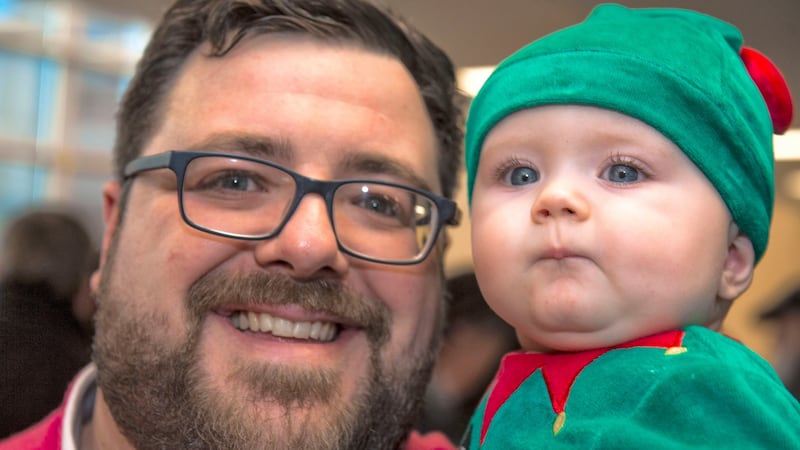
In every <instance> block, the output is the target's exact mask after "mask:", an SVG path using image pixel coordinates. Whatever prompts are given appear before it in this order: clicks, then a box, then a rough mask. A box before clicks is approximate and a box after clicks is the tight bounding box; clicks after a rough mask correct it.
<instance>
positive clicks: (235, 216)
mask: <svg viewBox="0 0 800 450" xmlns="http://www.w3.org/2000/svg"><path fill="white" fill-rule="evenodd" d="M156 169H170V170H171V171H172V172H174V173H175V176H176V177H177V192H178V203H179V205H180V210H181V216H182V217H183V220H184V221H185V222H186V223H187V224H188V225H190V226H191V227H193V228H196V229H198V230H201V231H204V232H207V233H211V234H213V235H217V236H224V237H229V238H234V239H245V240H262V239H269V238H272V237H275V236H277V235H278V233H280V232H281V230H282V229H283V227H284V225H286V223H287V222H288V221H289V219H290V218H291V217H292V215H293V214H294V211H295V209H297V205H298V204H300V201H301V200H302V199H303V197H304V196H305V195H306V194H310V193H315V194H319V195H320V196H322V197H323V198H324V199H325V203H326V204H327V207H328V216H329V218H330V222H331V226H332V227H333V232H334V235H335V236H336V240H337V243H338V245H339V248H340V249H341V250H342V251H343V252H345V253H347V254H349V255H352V256H355V257H357V258H360V259H364V260H367V261H372V262H379V263H384V264H396V265H408V264H416V263H419V262H420V261H422V260H424V259H425V258H426V257H427V256H428V254H429V253H430V251H431V249H432V248H433V245H434V243H435V242H436V238H437V236H438V234H439V232H440V231H441V230H442V228H443V227H444V226H445V225H458V223H459V219H460V211H459V210H458V206H457V205H456V203H455V202H454V201H452V200H450V199H447V198H444V197H440V196H438V195H435V194H433V193H430V192H427V191H424V190H422V189H417V188H414V187H410V186H403V185H401V184H396V183H388V182H384V181H377V180H362V179H353V180H338V181H322V180H315V179H312V178H308V177H305V176H303V175H300V174H299V173H296V172H293V171H291V170H289V169H287V168H285V167H281V166H279V165H277V164H273V163H271V162H269V161H265V160H262V159H257V158H252V157H248V156H242V155H235V154H228V153H209V152H193V151H175V150H173V151H169V152H166V153H160V154H157V155H152V156H144V157H140V158H137V159H135V160H133V161H131V162H130V163H128V164H127V165H126V166H125V171H124V176H125V180H126V181H127V180H129V179H131V178H133V177H135V176H136V175H138V174H139V173H141V172H144V171H148V170H156Z"/></svg>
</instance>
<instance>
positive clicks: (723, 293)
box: [717, 223, 755, 301]
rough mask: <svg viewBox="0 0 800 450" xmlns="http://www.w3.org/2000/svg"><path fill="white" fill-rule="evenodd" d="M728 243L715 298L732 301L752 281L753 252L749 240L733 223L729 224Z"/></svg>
mask: <svg viewBox="0 0 800 450" xmlns="http://www.w3.org/2000/svg"><path fill="white" fill-rule="evenodd" d="M728 241H729V244H728V255H727V257H726V258H725V265H724V266H723V269H722V277H720V281H719V290H718V291H717V297H718V298H720V299H723V300H728V301H732V300H734V299H736V298H737V297H738V296H740V295H741V294H742V293H743V292H744V291H745V290H746V289H747V288H748V287H749V286H750V282H752V281H753V270H754V268H755V250H753V243H752V241H750V238H749V237H747V236H746V235H745V234H744V233H742V232H741V231H740V230H739V227H738V226H737V225H736V224H735V223H731V228H730V232H729V238H728Z"/></svg>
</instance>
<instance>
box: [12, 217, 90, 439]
mask: <svg viewBox="0 0 800 450" xmlns="http://www.w3.org/2000/svg"><path fill="white" fill-rule="evenodd" d="M2 250H3V253H2V257H3V260H2V264H0V273H1V274H2V275H1V278H0V355H1V356H0V358H2V369H0V437H5V436H9V435H11V434H12V433H14V432H16V431H19V430H22V429H24V428H26V427H28V426H30V425H31V424H33V423H35V422H37V421H38V420H40V419H41V418H42V417H43V416H44V415H46V414H47V413H48V412H50V411H51V410H53V409H54V408H55V407H56V406H58V405H59V403H61V400H62V399H63V396H64V390H65V389H66V387H67V385H68V384H69V382H70V380H71V379H72V378H73V377H74V376H75V374H77V373H78V371H79V370H80V369H81V368H82V367H83V366H84V365H86V364H87V363H88V362H89V360H90V356H91V323H92V315H93V313H94V302H93V301H92V298H91V296H90V289H89V278H90V276H91V273H92V272H93V271H94V269H95V268H96V266H97V261H98V260H97V258H98V254H97V250H96V248H95V246H94V245H93V243H92V239H91V237H90V236H89V233H88V231H87V230H86V228H85V227H84V225H83V224H82V223H81V222H80V221H79V220H78V219H76V218H75V217H74V216H73V215H71V214H69V213H66V212H62V211H59V210H45V209H42V210H34V211H29V212H26V213H24V214H22V215H20V216H18V217H17V218H16V219H15V220H13V221H12V222H11V223H10V224H9V227H8V230H7V232H6V234H5V236H4V240H3V248H2Z"/></svg>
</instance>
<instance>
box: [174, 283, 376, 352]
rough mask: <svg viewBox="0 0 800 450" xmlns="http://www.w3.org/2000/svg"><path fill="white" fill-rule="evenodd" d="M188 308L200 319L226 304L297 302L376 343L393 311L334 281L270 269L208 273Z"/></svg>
mask: <svg viewBox="0 0 800 450" xmlns="http://www.w3.org/2000/svg"><path fill="white" fill-rule="evenodd" d="M188 303H189V304H188V305H187V307H188V309H189V312H190V314H191V316H192V318H193V319H194V320H198V321H201V320H202V318H203V317H205V315H206V314H208V312H209V311H213V310H215V309H219V308H222V307H225V306H230V305H237V306H245V307H246V306H258V305H275V306H278V305H294V306H299V307H301V308H303V309H305V310H307V311H309V312H318V313H325V314H328V315H332V316H335V317H338V318H340V319H341V320H342V321H343V322H346V323H349V324H357V325H358V326H360V327H363V328H364V329H365V330H366V331H367V334H368V336H370V338H371V340H373V339H378V341H377V342H376V341H374V340H373V343H383V342H384V340H386V339H388V336H389V324H390V321H391V314H390V312H389V309H388V308H387V307H386V305H384V304H383V302H381V301H380V300H377V299H374V300H370V299H368V298H366V297H365V296H363V295H360V294H357V293H355V292H353V291H352V290H350V289H348V288H347V287H346V286H344V284H343V283H341V282H339V281H334V280H323V279H316V280H308V281H297V280H295V279H292V278H291V277H289V276H287V275H284V274H278V273H267V272H251V273H245V274H241V273H239V274H229V273H227V274H226V273H220V272H214V273H209V274H207V275H205V276H203V277H202V278H200V279H199V280H198V281H197V282H195V283H194V284H193V285H192V287H191V288H190V289H189V296H188Z"/></svg>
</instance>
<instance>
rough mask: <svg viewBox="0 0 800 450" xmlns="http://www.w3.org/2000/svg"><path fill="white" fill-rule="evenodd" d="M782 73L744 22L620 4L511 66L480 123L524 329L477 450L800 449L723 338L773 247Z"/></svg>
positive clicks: (753, 358)
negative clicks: (750, 40)
mask: <svg viewBox="0 0 800 450" xmlns="http://www.w3.org/2000/svg"><path fill="white" fill-rule="evenodd" d="M791 115H792V104H791V97H790V95H789V92H788V89H787V87H786V85H785V82H784V81H783V78H782V77H781V75H780V73H779V72H778V71H777V69H776V68H775V67H774V66H773V65H772V64H771V62H770V61H769V60H768V59H766V58H765V57H764V56H762V55H761V54H760V53H758V52H756V51H755V50H752V49H748V48H743V47H742V37H741V34H740V33H739V31H738V30H737V29H736V28H735V27H734V26H732V25H730V24H727V23H725V22H722V21H720V20H717V19H715V18H712V17H709V16H707V15H703V14H700V13H696V12H693V11H688V10H679V9H627V8H625V7H622V6H619V5H602V6H600V7H597V8H596V9H595V10H594V11H593V12H592V14H591V15H590V16H589V17H588V18H587V19H586V20H585V21H584V22H582V23H580V24H578V25H575V26H572V27H569V28H566V29H563V30H560V31H558V32H556V33H553V34H551V35H548V36H545V37H544V38H542V39H539V40H537V41H535V42H533V43H531V44H529V45H528V46H526V47H524V48H523V49H521V50H520V51H518V52H517V53H515V54H514V55H512V56H511V57H509V58H508V59H506V60H505V61H504V62H503V63H502V64H500V66H499V67H498V68H497V69H496V71H495V72H494V73H493V75H492V76H491V77H490V78H489V80H488V81H487V82H486V84H485V86H484V87H483V89H482V90H481V92H480V93H479V94H478V95H477V97H476V98H475V100H474V102H473V104H472V106H471V109H470V114H469V119H468V122H467V136H466V163H467V173H468V188H469V196H470V202H471V217H472V245H473V256H474V265H475V272H476V275H477V278H478V281H479V284H480V288H481V291H482V293H483V295H484V297H485V298H486V301H487V302H488V303H489V304H490V306H491V307H492V308H493V309H494V310H495V311H496V312H497V314H498V315H500V316H501V317H502V318H503V319H504V320H506V321H507V322H509V323H510V324H511V325H512V326H513V327H514V328H515V329H516V331H517V335H518V338H519V341H520V344H521V345H522V348H523V351H521V352H517V353H511V354H508V355H507V356H506V357H505V359H504V360H503V362H502V364H501V366H500V369H499V371H498V373H497V375H496V377H495V379H494V381H493V383H492V385H491V386H490V388H489V390H488V392H487V393H486V395H485V397H484V399H483V401H482V402H481V404H480V406H479V407H478V409H477V411H476V412H475V414H474V416H473V417H472V420H471V421H470V426H469V428H468V430H467V432H466V434H465V436H464V442H463V443H462V447H464V448H467V449H478V448H497V449H511V448H614V449H617V448H691V447H702V446H712V447H718V448H723V447H724V448H782V449H783V448H800V405H798V403H797V401H796V400H795V399H794V398H793V397H792V396H791V395H790V394H789V393H788V391H786V389H785V388H784V387H783V385H782V384H781V382H780V380H779V379H778V377H777V376H776V374H775V373H774V371H773V370H772V368H771V367H770V366H769V364H768V363H767V362H766V361H764V360H763V359H762V358H760V357H759V356H758V355H756V354H755V353H754V352H752V351H750V350H749V349H747V348H746V347H745V346H743V345H742V344H741V343H739V342H737V341H735V340H732V339H730V338H727V337H725V336H723V335H722V334H720V333H719V332H718V330H719V328H720V325H721V323H722V321H723V319H724V318H725V315H726V313H727V312H728V309H729V308H730V306H731V303H732V302H733V301H734V299H736V298H737V297H738V296H739V295H741V294H742V292H744V291H745V290H746V289H747V288H748V286H749V285H750V282H751V279H752V275H753V269H754V266H755V264H756V263H757V262H758V261H759V259H760V258H761V256H762V255H763V254H764V250H765V249H766V247H767V238H768V234H769V227H770V220H771V215H772V205H773V195H774V194H773V156H772V134H773V131H775V132H783V131H785V130H786V129H787V128H788V126H789V123H790V122H791Z"/></svg>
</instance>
